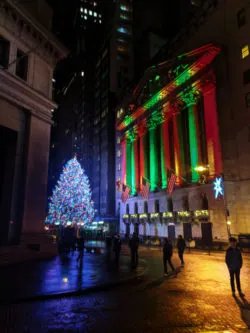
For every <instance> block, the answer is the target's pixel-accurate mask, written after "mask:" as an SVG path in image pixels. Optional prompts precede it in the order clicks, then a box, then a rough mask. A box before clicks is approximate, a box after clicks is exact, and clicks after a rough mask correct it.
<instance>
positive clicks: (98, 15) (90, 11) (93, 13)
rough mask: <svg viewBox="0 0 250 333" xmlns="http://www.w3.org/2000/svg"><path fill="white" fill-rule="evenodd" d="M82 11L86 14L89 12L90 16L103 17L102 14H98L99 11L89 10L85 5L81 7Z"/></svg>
mask: <svg viewBox="0 0 250 333" xmlns="http://www.w3.org/2000/svg"><path fill="white" fill-rule="evenodd" d="M80 12H81V13H84V14H87V15H89V16H94V17H99V18H101V17H102V15H101V14H98V13H97V12H93V11H92V10H88V9H86V8H83V7H81V8H80Z"/></svg>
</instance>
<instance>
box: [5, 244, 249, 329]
mask: <svg viewBox="0 0 250 333" xmlns="http://www.w3.org/2000/svg"><path fill="white" fill-rule="evenodd" d="M141 257H143V258H144V259H147V261H148V271H147V273H146V275H145V276H144V277H143V278H142V279H141V280H139V281H135V282H133V283H131V284H130V285H127V286H123V287H120V288H116V289H113V290H112V291H107V292H101V293H96V294H91V295H83V296H79V297H69V298H61V299H57V300H50V301H43V302H34V303H23V304H18V305H8V306H1V323H2V325H3V326H2V328H1V332H4V333H7V332H8V333H9V332H11V333H12V332H13V333H16V332H17V333H22V332H29V333H33V332H34V333H40V332H41V333H45V332H53V333H56V332H72V333H73V332H74V333H76V332H86V333H87V332H94V333H95V332H96V333H99V332H107V333H113V332H114V333H130V332H131V333H132V332H138V333H147V332H148V333H149V332H157V333H159V332H164V333H165V332H170V333H171V332H173V333H175V332H176V333H177V332H181V333H182V332H183V333H186V332H187V333H188V332H225V333H226V332H227V333H229V332H250V330H249V329H247V325H249V324H250V305H249V304H248V303H247V300H248V301H249V300H250V288H249V276H250V260H249V257H247V258H246V256H244V259H243V260H244V266H243V269H242V289H243V291H244V293H245V304H243V300H241V299H240V298H238V297H237V298H236V299H234V298H233V297H232V296H231V291H230V285H229V277H228V272H227V268H226V266H225V263H224V253H212V254H211V255H210V256H209V255H208V254H207V253H205V252H204V253H202V252H195V251H194V252H191V253H186V256H185V268H183V269H181V271H180V272H179V274H178V276H177V278H174V276H170V277H167V278H163V277H162V275H163V274H162V271H163V268H162V258H161V252H160V250H147V249H143V250H142V251H141ZM174 264H175V266H176V267H177V266H179V260H178V258H177V255H176V253H175V255H174Z"/></svg>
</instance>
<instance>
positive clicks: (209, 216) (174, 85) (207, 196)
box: [116, 44, 231, 240]
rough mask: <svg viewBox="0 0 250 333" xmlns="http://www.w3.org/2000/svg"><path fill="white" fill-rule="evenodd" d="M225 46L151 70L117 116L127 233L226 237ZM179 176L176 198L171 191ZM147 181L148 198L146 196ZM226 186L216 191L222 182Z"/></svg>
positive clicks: (122, 207) (205, 48)
mask: <svg viewBox="0 0 250 333" xmlns="http://www.w3.org/2000/svg"><path fill="white" fill-rule="evenodd" d="M221 61H223V56H222V55H221V48H220V47H219V46H216V45H213V44H207V45H204V46H202V47H200V48H198V49H195V50H193V51H191V52H189V53H186V54H181V55H179V56H177V57H176V58H174V59H172V60H169V61H166V62H165V63H162V64H160V65H159V66H154V67H152V68H151V69H150V70H148V71H147V72H146V74H145V77H144V78H143V79H142V80H141V82H140V83H139V85H138V86H137V88H136V89H135V91H134V93H133V96H132V98H131V99H130V100H128V101H126V102H124V103H123V105H121V106H120V108H119V110H118V112H117V115H118V116H117V163H116V167H117V174H116V176H117V179H118V180H119V181H120V182H121V183H122V184H126V185H128V186H129V187H130V188H131V195H130V198H129V199H128V200H127V202H126V203H122V202H121V195H120V193H119V192H118V191H117V210H118V211H119V215H120V232H121V233H123V234H131V233H133V232H134V231H135V232H137V233H138V234H140V235H142V236H160V237H167V236H168V237H170V238H172V239H173V238H176V236H177V235H178V234H183V235H184V237H185V238H186V239H188V238H203V239H205V238H209V239H210V238H216V239H220V240H226V239H227V237H228V234H229V233H230V232H231V231H230V230H229V224H228V221H229V217H228V215H229V204H228V202H227V197H226V194H227V192H228V191H230V183H228V184H224V179H223V171H224V170H223V154H222V148H221V137H220V124H219V119H218V118H219V117H218V114H219V112H222V109H223V105H222V101H223V91H222V89H221V86H220V84H221V79H220V78H219V83H217V77H219V71H218V68H219V66H220V63H221ZM173 171H174V172H175V174H176V176H177V179H176V186H175V189H174V192H173V194H172V195H171V196H170V195H168V193H167V186H168V180H169V177H170V175H171V172H173ZM142 177H144V178H146V179H147V180H148V181H149V182H150V197H149V200H146V199H144V198H143V197H142V196H141V195H140V189H141V188H142V184H141V181H142ZM216 179H219V180H220V181H221V185H222V186H221V188H220V189H219V192H218V193H216V189H215V180H216Z"/></svg>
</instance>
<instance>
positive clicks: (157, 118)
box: [147, 111, 164, 130]
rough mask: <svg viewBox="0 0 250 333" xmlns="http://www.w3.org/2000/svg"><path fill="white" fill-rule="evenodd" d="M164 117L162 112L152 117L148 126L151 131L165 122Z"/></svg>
mask: <svg viewBox="0 0 250 333" xmlns="http://www.w3.org/2000/svg"><path fill="white" fill-rule="evenodd" d="M163 120H164V119H163V117H162V114H161V112H159V111H155V112H153V114H152V116H151V117H150V118H149V119H148V120H147V125H148V128H149V130H152V129H155V128H156V127H157V126H158V125H160V124H161V123H162V122H163Z"/></svg>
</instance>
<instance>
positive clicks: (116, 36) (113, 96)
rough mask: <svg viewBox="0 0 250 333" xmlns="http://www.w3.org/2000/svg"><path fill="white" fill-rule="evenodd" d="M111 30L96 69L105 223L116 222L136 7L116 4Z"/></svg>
mask: <svg viewBox="0 0 250 333" xmlns="http://www.w3.org/2000/svg"><path fill="white" fill-rule="evenodd" d="M112 16H113V17H112V19H111V20H110V23H111V25H110V26H111V29H110V32H109V34H108V36H107V37H106V39H105V41H104V43H103V46H102V48H101V50H100V53H99V58H98V61H97V63H96V68H95V90H94V91H95V109H94V124H93V125H94V126H93V132H92V135H93V200H94V202H95V207H96V209H97V214H98V216H99V218H100V219H102V220H104V221H109V222H111V223H110V224H111V225H112V221H113V222H115V128H114V124H115V106H116V103H117V100H119V98H120V96H121V94H122V93H123V92H124V90H126V87H129V84H130V82H131V81H132V78H133V73H134V71H133V32H132V17H133V7H132V2H131V1H126V0H123V1H120V2H118V3H116V4H115V7H114V8H113V12H112Z"/></svg>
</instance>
